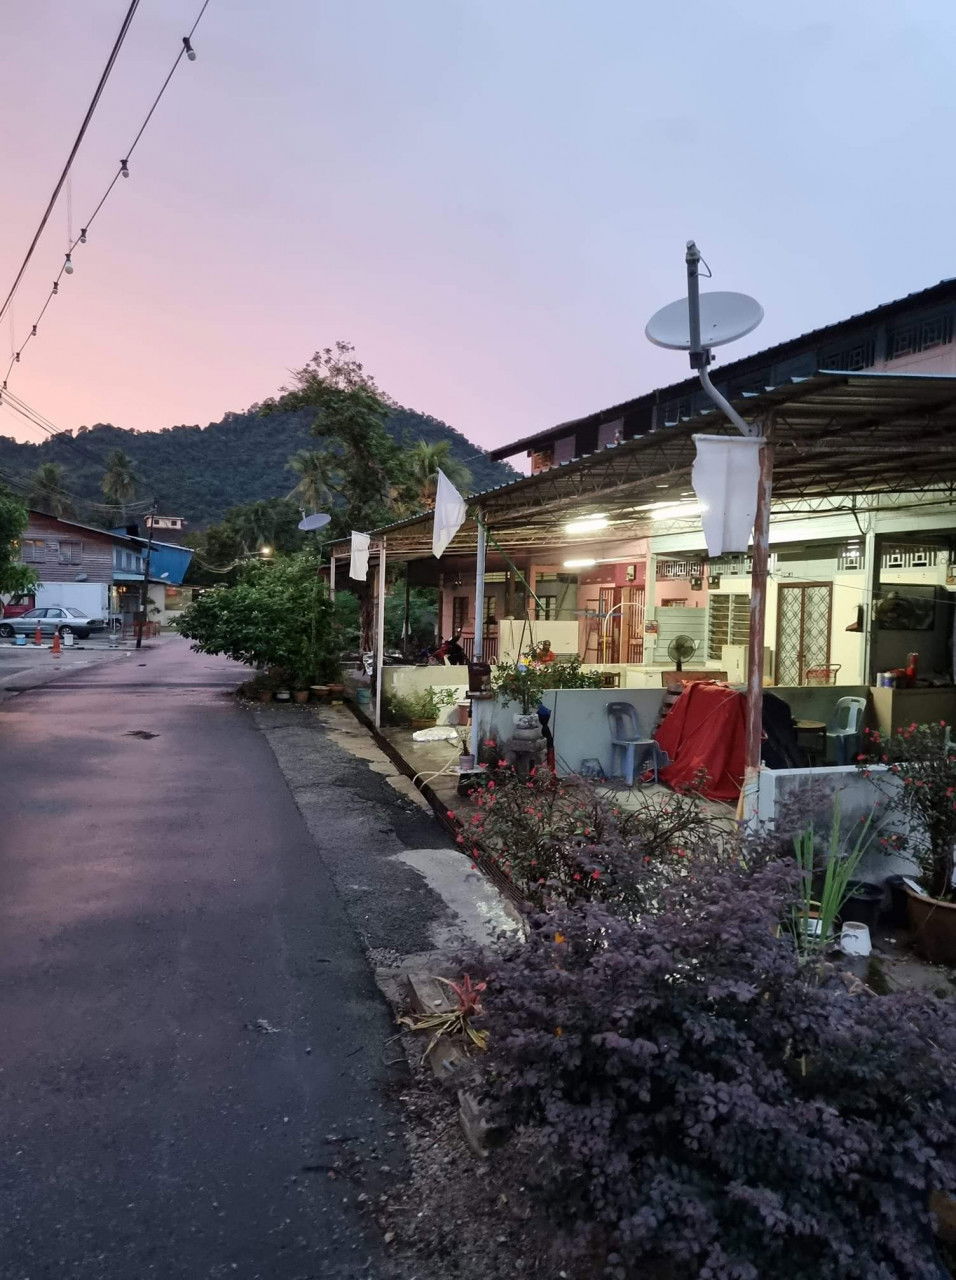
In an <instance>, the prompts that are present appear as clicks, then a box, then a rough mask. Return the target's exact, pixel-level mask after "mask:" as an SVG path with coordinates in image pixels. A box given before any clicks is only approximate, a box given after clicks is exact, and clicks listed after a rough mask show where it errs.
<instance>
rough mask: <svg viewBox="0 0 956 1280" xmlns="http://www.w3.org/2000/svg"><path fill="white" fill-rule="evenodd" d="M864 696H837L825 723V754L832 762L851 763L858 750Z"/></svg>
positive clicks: (864, 701) (864, 706)
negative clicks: (828, 718) (827, 721)
mask: <svg viewBox="0 0 956 1280" xmlns="http://www.w3.org/2000/svg"><path fill="white" fill-rule="evenodd" d="M865 710H866V698H839V699H838V700H837V704H836V706H835V707H834V708H833V714H832V716H831V717H830V721H829V723H828V724H827V755H828V756H831V757H832V759H833V763H834V764H852V763H853V761H854V760H855V759H856V757H857V754H858V753H859V750H860V727H861V725H862V723H863V712H864V711H865Z"/></svg>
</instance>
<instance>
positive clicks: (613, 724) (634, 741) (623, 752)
mask: <svg viewBox="0 0 956 1280" xmlns="http://www.w3.org/2000/svg"><path fill="white" fill-rule="evenodd" d="M605 710H606V711H607V719H608V727H609V728H610V730H611V776H612V777H615V778H616V777H618V776H620V777H623V779H624V782H625V784H626V785H627V786H629V787H633V785H634V773H635V770H636V768H637V750H638V748H639V747H641V748H643V752H642V756H641V763H642V765H647V766H649V767H650V769H651V772H652V773H653V775H654V781H655V782H657V743H656V742H655V741H654V739H653V738H643V737H641V726H640V724H639V722H638V719H637V711H636V709H635V708H634V707H633V706H632V705H631V703H630V702H609V703H608V704H607V706H606V707H605Z"/></svg>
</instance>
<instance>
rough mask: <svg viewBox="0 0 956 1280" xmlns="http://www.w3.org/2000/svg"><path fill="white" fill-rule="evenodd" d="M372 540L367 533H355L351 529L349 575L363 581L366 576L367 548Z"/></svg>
mask: <svg viewBox="0 0 956 1280" xmlns="http://www.w3.org/2000/svg"><path fill="white" fill-rule="evenodd" d="M371 541H372V539H371V537H370V536H369V534H367V533H356V532H355V530H354V529H353V530H352V559H351V561H350V562H349V577H350V578H355V579H356V580H357V581H358V582H364V581H365V580H366V578H367V577H368V548H369V543H370V542H371Z"/></svg>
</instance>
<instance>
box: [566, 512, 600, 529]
mask: <svg viewBox="0 0 956 1280" xmlns="http://www.w3.org/2000/svg"><path fill="white" fill-rule="evenodd" d="M607 526H608V518H607V516H605V515H594V516H582V517H581V519H580V520H572V521H571V523H570V524H566V525H565V526H564V532H565V533H592V532H595V531H597V530H598V529H606V528H607Z"/></svg>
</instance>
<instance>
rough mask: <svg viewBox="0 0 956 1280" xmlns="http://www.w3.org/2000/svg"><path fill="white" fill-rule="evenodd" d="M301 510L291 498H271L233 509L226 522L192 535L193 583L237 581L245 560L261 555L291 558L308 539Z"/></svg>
mask: <svg viewBox="0 0 956 1280" xmlns="http://www.w3.org/2000/svg"><path fill="white" fill-rule="evenodd" d="M299 518H300V517H299V509H298V507H296V505H295V503H294V502H290V500H289V499H288V498H270V499H269V500H268V501H265V502H249V503H246V504H245V505H244V506H241V507H233V509H232V510H231V511H228V512H227V513H226V517H225V519H224V520H221V521H220V522H219V524H214V525H212V526H211V527H210V528H208V529H206V530H204V531H203V532H202V533H195V534H190V535H189V537H187V538H186V543H187V545H188V546H191V547H192V548H193V550H194V551H195V553H196V555H195V557H194V559H193V563H192V564H191V565H190V571H189V581H190V582H191V583H194V584H196V583H198V584H204V583H210V584H213V583H214V584H216V585H218V584H219V583H221V582H223V581H229V580H230V579H229V578H226V577H225V575H226V574H227V573H228V574H230V575H231V578H232V579H233V580H234V579H235V578H236V577H237V576H238V573H239V569H240V567H241V565H242V562H243V561H244V560H248V558H249V557H250V556H255V555H258V554H259V553H261V551H262V550H263V548H264V547H268V548H269V549H270V552H274V553H278V554H290V553H291V552H294V551H298V550H300V548H301V547H302V545H303V543H304V541H305V539H304V537H303V535H302V534H301V533H300V531H299V529H298V523H299Z"/></svg>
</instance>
